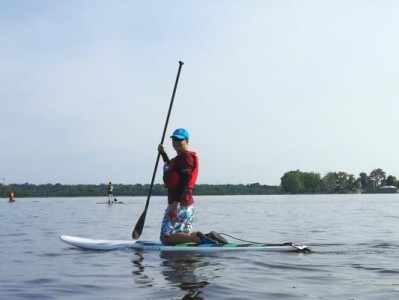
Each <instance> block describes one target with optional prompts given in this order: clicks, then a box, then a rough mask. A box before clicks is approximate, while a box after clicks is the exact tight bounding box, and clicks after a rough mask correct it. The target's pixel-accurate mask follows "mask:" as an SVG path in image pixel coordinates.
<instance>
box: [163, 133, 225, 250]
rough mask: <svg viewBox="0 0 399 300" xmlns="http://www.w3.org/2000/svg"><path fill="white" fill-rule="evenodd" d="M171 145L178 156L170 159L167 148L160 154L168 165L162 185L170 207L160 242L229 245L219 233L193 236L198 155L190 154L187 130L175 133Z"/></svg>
mask: <svg viewBox="0 0 399 300" xmlns="http://www.w3.org/2000/svg"><path fill="white" fill-rule="evenodd" d="M171 138H172V144H173V148H174V149H175V150H176V153H177V156H176V157H175V158H173V159H169V157H168V155H167V154H166V152H165V149H164V146H163V145H162V144H160V145H159V146H158V151H159V153H160V155H161V156H162V159H163V161H164V163H165V165H164V173H163V181H164V183H165V186H166V187H167V188H168V206H167V208H166V210H165V215H164V217H163V221H162V227H161V236H160V239H161V242H162V243H163V244H166V245H176V244H181V243H190V242H194V243H198V244H218V243H228V242H227V240H226V239H225V238H223V237H221V236H220V235H219V234H218V233H216V232H214V231H212V232H211V233H209V234H203V233H201V232H199V231H198V232H192V222H193V217H194V198H193V188H194V185H195V182H196V180H197V176H198V169H199V164H198V157H197V153H195V152H193V151H189V150H188V141H189V134H188V131H187V130H185V129H184V128H178V129H176V130H175V131H174V132H173V135H172V136H171Z"/></svg>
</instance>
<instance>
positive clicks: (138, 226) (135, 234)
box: [132, 61, 184, 240]
mask: <svg viewBox="0 0 399 300" xmlns="http://www.w3.org/2000/svg"><path fill="white" fill-rule="evenodd" d="M183 64H184V63H183V62H182V61H179V70H178V71H177V76H176V81H175V86H174V88H173V93H172V98H171V100H170V104H169V110H168V115H167V117H166V121H165V126H164V128H163V133H162V138H161V144H163V141H164V139H165V134H166V130H167V128H168V123H169V117H170V113H171V111H172V106H173V101H174V99H175V94H176V89H177V84H178V82H179V77H180V71H181V68H182V66H183ZM160 156H161V154H160V153H159V152H158V154H157V159H156V161H155V167H154V171H153V172H152V178H151V184H150V189H149V191H148V196H147V201H146V203H145V208H144V211H143V213H142V214H141V216H140V218H139V220H138V221H137V223H136V226H135V227H134V229H133V232H132V238H133V239H134V240H138V239H139V238H140V236H141V233H142V232H143V228H144V223H145V218H146V216H147V209H148V206H149V205H150V198H151V192H152V187H153V186H154V180H155V175H156V173H157V169H158V163H159V158H160Z"/></svg>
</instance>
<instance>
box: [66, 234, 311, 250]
mask: <svg viewBox="0 0 399 300" xmlns="http://www.w3.org/2000/svg"><path fill="white" fill-rule="evenodd" d="M60 239H61V240H62V241H63V242H64V243H67V244H69V245H72V246H74V247H78V248H81V249H87V250H116V249H126V248H133V249H143V250H156V251H201V252H217V251H239V250H240V251H264V252H309V251H310V250H309V248H308V247H307V246H304V245H293V244H292V243H283V244H267V243H228V244H196V243H185V244H178V245H175V246H166V245H164V244H162V243H159V242H148V241H135V240H97V239H89V238H82V237H76V236H68V235H62V236H61V237H60Z"/></svg>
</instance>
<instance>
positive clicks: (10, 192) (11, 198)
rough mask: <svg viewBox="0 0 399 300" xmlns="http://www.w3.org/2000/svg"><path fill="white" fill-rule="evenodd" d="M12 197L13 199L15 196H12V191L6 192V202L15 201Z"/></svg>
mask: <svg viewBox="0 0 399 300" xmlns="http://www.w3.org/2000/svg"><path fill="white" fill-rule="evenodd" d="M14 197H15V194H14V192H13V190H9V191H8V202H14V201H15V199H14Z"/></svg>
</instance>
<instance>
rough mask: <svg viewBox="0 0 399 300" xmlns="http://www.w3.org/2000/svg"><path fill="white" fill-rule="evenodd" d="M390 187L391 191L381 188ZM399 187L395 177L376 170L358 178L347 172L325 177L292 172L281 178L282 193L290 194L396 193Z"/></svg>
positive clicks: (332, 173) (334, 173)
mask: <svg viewBox="0 0 399 300" xmlns="http://www.w3.org/2000/svg"><path fill="white" fill-rule="evenodd" d="M383 186H384V187H387V186H390V187H391V188H390V189H381V187H383ZM398 186H399V184H398V180H397V179H396V177H395V176H392V175H388V176H387V175H386V173H385V172H384V170H382V169H380V168H379V169H375V170H373V171H371V172H370V174H366V173H364V172H362V173H360V174H359V176H358V177H355V176H354V175H353V174H348V173H346V172H329V173H327V174H326V175H325V176H323V177H322V176H321V175H320V174H319V173H314V172H301V171H299V170H296V171H290V172H287V173H285V174H284V176H283V177H281V192H282V193H288V194H321V193H324V194H339V193H340V194H348V193H378V192H395V191H396V189H395V187H396V188H397V187H398Z"/></svg>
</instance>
